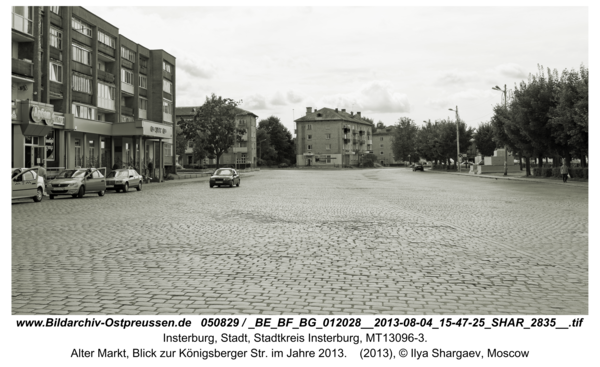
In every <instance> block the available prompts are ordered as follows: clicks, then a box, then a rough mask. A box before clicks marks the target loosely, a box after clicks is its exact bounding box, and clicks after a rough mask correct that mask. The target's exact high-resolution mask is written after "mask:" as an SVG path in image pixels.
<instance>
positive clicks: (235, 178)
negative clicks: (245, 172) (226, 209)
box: [210, 168, 240, 187]
mask: <svg viewBox="0 0 600 367" xmlns="http://www.w3.org/2000/svg"><path fill="white" fill-rule="evenodd" d="M222 185H227V186H229V187H233V185H236V186H238V187H239V186H240V175H239V174H238V173H237V172H236V170H234V169H233V168H219V169H218V170H216V171H215V172H214V173H213V174H212V176H211V177H210V187H214V186H219V187H221V186H222Z"/></svg>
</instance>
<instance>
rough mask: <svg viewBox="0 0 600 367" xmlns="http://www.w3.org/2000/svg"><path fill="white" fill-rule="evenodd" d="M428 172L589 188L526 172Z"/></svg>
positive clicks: (428, 170)
mask: <svg viewBox="0 0 600 367" xmlns="http://www.w3.org/2000/svg"><path fill="white" fill-rule="evenodd" d="M426 171H427V172H434V173H448V174H451V175H459V176H469V177H476V178H488V179H496V180H498V179H501V180H514V181H528V182H536V183H549V184H554V185H563V186H576V187H586V188H587V187H588V181H573V180H571V179H569V181H567V183H564V182H562V179H558V178H552V177H546V178H541V177H535V176H529V177H527V176H525V171H521V172H517V173H509V174H508V176H504V174H503V173H492V174H487V175H475V174H471V173H462V172H461V173H459V172H446V171H437V170H431V169H427V170H426Z"/></svg>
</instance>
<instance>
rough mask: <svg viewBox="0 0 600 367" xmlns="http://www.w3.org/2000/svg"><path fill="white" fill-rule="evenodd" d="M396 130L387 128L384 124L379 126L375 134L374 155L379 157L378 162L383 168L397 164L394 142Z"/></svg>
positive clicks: (390, 127)
mask: <svg viewBox="0 0 600 367" xmlns="http://www.w3.org/2000/svg"><path fill="white" fill-rule="evenodd" d="M393 135H394V128H393V127H392V126H388V127H386V126H385V125H383V123H381V122H379V123H378V124H377V128H376V130H375V131H374V132H373V153H374V154H375V155H376V156H377V162H378V163H379V164H381V165H382V166H389V165H392V164H396V163H398V162H396V160H395V158H394V150H393V148H392V142H393V140H394V136H393Z"/></svg>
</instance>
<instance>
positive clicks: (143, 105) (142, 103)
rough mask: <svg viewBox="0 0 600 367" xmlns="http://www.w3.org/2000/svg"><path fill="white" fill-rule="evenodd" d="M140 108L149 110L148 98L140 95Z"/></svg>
mask: <svg viewBox="0 0 600 367" xmlns="http://www.w3.org/2000/svg"><path fill="white" fill-rule="evenodd" d="M140 110H146V111H147V110H148V100H147V99H146V98H141V97H140Z"/></svg>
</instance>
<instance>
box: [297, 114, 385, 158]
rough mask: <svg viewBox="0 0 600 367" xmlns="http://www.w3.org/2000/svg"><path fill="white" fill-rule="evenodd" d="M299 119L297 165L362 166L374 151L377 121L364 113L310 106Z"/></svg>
mask: <svg viewBox="0 0 600 367" xmlns="http://www.w3.org/2000/svg"><path fill="white" fill-rule="evenodd" d="M295 122H296V131H295V133H296V165H297V166H313V165H314V166H340V165H341V166H358V165H359V164H360V159H361V157H362V155H364V154H366V153H370V152H372V145H373V141H372V130H373V124H372V123H371V122H369V121H367V120H364V119H363V118H362V117H361V113H360V112H357V113H356V114H354V113H353V112H350V113H348V112H346V110H345V109H341V110H338V109H337V108H336V109H331V108H321V109H320V110H317V109H315V111H313V110H312V107H307V108H306V115H305V116H303V117H301V118H299V119H297V120H296V121H295Z"/></svg>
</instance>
